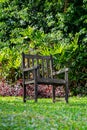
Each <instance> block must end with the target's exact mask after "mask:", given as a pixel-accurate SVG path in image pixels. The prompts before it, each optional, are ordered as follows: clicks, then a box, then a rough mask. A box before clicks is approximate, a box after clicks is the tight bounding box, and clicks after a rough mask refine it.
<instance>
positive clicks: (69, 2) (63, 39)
mask: <svg viewBox="0 0 87 130" xmlns="http://www.w3.org/2000/svg"><path fill="white" fill-rule="evenodd" d="M22 52H26V53H30V54H37V53H38V54H40V55H50V54H52V55H53V58H54V64H55V66H54V67H55V69H60V68H63V67H68V68H69V84H70V90H71V93H72V94H74V95H77V94H81V95H87V0H65V1H64V0H1V1H0V80H2V79H3V78H4V79H5V80H6V81H8V83H13V82H15V81H17V80H19V79H21V78H22V74H21V59H22V58H21V53H22Z"/></svg>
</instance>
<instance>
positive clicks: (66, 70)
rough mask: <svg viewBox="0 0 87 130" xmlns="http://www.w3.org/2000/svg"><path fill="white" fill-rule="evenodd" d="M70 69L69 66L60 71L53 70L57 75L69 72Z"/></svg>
mask: <svg viewBox="0 0 87 130" xmlns="http://www.w3.org/2000/svg"><path fill="white" fill-rule="evenodd" d="M68 70H69V68H64V69H61V70H59V71H56V72H53V76H54V75H57V74H62V73H65V72H68Z"/></svg>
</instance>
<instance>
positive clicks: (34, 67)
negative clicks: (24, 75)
mask: <svg viewBox="0 0 87 130" xmlns="http://www.w3.org/2000/svg"><path fill="white" fill-rule="evenodd" d="M37 69H39V65H38V66H33V67H31V68H25V69H23V72H26V71H32V70H37Z"/></svg>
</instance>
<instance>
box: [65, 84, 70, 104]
mask: <svg viewBox="0 0 87 130" xmlns="http://www.w3.org/2000/svg"><path fill="white" fill-rule="evenodd" d="M68 91H69V90H68V83H66V87H65V100H66V103H68Z"/></svg>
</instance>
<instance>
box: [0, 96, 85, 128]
mask: <svg viewBox="0 0 87 130" xmlns="http://www.w3.org/2000/svg"><path fill="white" fill-rule="evenodd" d="M60 100H61V101H59V102H56V103H55V104H53V103H52V101H51V99H39V101H38V103H37V104H36V103H34V102H33V100H30V101H28V102H27V103H26V104H24V103H22V98H19V97H0V130H3V129H10V130H12V129H17V130H19V129H21V130H29V129H30V130H41V129H43V130H46V129H47V130H51V129H53V130H57V129H58V130H61V129H63V130H69V129H79V130H86V128H87V98H86V97H84V98H79V97H73V98H70V99H69V104H67V105H66V103H65V102H64V101H62V99H60ZM8 112H9V113H8Z"/></svg>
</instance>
